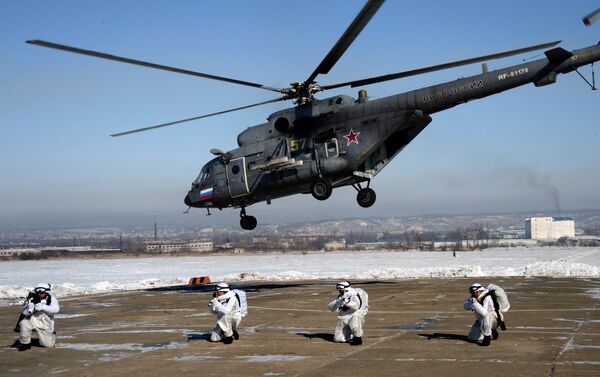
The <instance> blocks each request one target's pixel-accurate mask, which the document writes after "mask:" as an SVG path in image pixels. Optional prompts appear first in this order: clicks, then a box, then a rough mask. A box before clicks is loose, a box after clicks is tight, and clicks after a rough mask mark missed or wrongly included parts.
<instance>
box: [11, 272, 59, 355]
mask: <svg viewBox="0 0 600 377" xmlns="http://www.w3.org/2000/svg"><path fill="white" fill-rule="evenodd" d="M49 291H50V284H47V283H40V284H38V285H37V286H36V287H35V289H34V290H33V294H30V295H29V297H28V298H27V300H26V301H25V305H24V306H23V310H22V311H21V319H22V320H21V321H20V322H19V323H18V324H17V327H18V328H19V333H20V335H21V336H20V338H19V342H20V343H21V344H20V346H19V351H26V350H28V349H30V348H31V333H32V332H33V331H34V330H35V331H37V333H38V336H39V338H40V345H41V346H42V347H54V343H55V342H56V335H55V333H54V315H55V314H56V313H58V311H59V309H60V308H59V306H58V299H57V298H56V297H53V296H51V295H50V293H49ZM15 330H17V328H15Z"/></svg>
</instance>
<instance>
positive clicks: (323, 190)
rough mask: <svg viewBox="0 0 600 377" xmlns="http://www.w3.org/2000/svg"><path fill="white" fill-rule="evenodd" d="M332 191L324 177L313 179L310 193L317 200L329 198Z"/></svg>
mask: <svg viewBox="0 0 600 377" xmlns="http://www.w3.org/2000/svg"><path fill="white" fill-rule="evenodd" d="M332 191H333V189H332V188H331V183H329V182H328V181H326V180H324V179H319V180H317V181H315V182H314V183H313V184H312V186H311V188H310V193H311V194H312V196H313V197H314V198H315V199H317V200H327V199H329V197H330V196H331V192H332Z"/></svg>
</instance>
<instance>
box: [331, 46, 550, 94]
mask: <svg viewBox="0 0 600 377" xmlns="http://www.w3.org/2000/svg"><path fill="white" fill-rule="evenodd" d="M559 43H560V41H553V42H547V43H541V44H537V45H533V46H528V47H523V48H518V49H515V50H508V51H503V52H497V53H494V54H489V55H483V56H478V57H475V58H469V59H463V60H456V61H453V62H449V63H443V64H436V65H431V66H428V67H422V68H414V69H409V70H407V71H400V72H396V73H391V74H389V75H383V76H376V77H371V78H367V79H361V80H356V81H348V82H344V83H340V84H334V85H323V86H321V89H322V90H328V89H334V88H339V87H342V86H348V85H350V86H351V87H352V88H354V87H357V86H364V85H371V84H375V83H378V82H383V81H389V80H395V79H399V78H402V77H408V76H414V75H420V74H423V73H428V72H434V71H440V70H443V69H448V68H454V67H459V66H462V65H467V64H473V63H478V62H482V61H486V60H493V59H500V58H504V57H507V56H512V55H517V54H522V53H524V52H528V51H534V50H541V49H543V48H548V47H552V46H555V45H557V44H559Z"/></svg>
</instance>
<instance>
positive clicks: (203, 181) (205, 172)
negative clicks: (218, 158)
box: [194, 165, 213, 186]
mask: <svg viewBox="0 0 600 377" xmlns="http://www.w3.org/2000/svg"><path fill="white" fill-rule="evenodd" d="M212 171H213V166H212V165H205V166H204V167H203V168H202V170H201V171H200V175H198V178H196V181H195V182H194V184H200V185H202V186H207V185H211V184H212V182H213V174H212Z"/></svg>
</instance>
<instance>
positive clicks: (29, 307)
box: [23, 302, 35, 315]
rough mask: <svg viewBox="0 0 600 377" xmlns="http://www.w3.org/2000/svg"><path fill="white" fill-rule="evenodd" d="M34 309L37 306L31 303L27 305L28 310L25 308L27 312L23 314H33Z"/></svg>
mask: <svg viewBox="0 0 600 377" xmlns="http://www.w3.org/2000/svg"><path fill="white" fill-rule="evenodd" d="M34 308H35V305H34V304H32V303H31V302H30V303H29V304H27V308H25V311H24V312H23V314H25V315H30V314H32V313H33V309H34Z"/></svg>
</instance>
